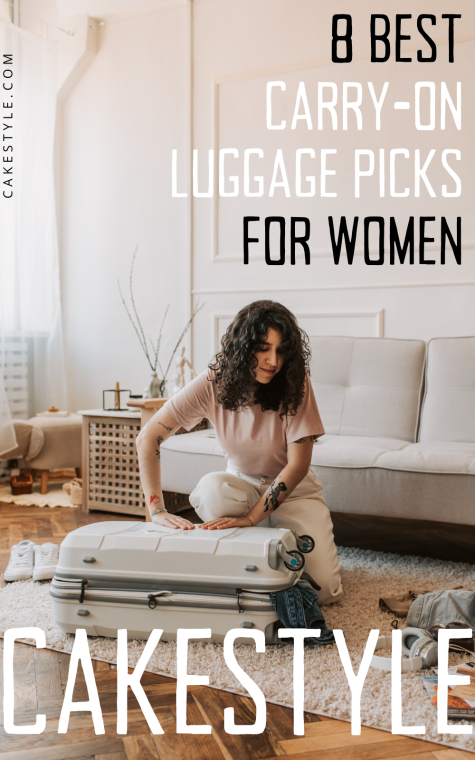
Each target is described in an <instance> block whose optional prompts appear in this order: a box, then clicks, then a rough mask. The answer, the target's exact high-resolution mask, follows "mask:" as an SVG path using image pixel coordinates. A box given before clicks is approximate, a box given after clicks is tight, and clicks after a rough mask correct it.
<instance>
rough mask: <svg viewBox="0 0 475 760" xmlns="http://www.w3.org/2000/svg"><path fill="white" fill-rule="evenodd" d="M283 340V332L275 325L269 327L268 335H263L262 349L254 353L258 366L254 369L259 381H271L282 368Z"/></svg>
mask: <svg viewBox="0 0 475 760" xmlns="http://www.w3.org/2000/svg"><path fill="white" fill-rule="evenodd" d="M281 342H282V336H281V334H280V333H279V332H277V330H274V328H273V327H269V330H268V332H267V335H264V337H263V340H262V344H261V350H260V351H256V353H255V354H254V356H255V357H256V359H257V367H256V368H255V370H254V371H255V373H256V380H257V382H258V383H264V384H266V383H270V381H271V380H272V378H273V377H274V375H276V374H277V372H279V370H280V369H281V368H282V365H283V363H284V356H283V354H282V353H281V350H280V344H281Z"/></svg>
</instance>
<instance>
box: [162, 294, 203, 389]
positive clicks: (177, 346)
mask: <svg viewBox="0 0 475 760" xmlns="http://www.w3.org/2000/svg"><path fill="white" fill-rule="evenodd" d="M203 306H204V303H203V304H201V306H198V304H196V306H195V309H194V311H193V313H192V315H191V317H190V319H189V320H188V322H187V323H186V325H185V328H184V330H183V332H182V334H181V335H180V337H179V338H178V342H177V344H176V346H175V348H174V349H173V353H172V355H171V357H170V361H169V362H168V367H167V369H166V372H165V374H164V375H163V380H162V384H163V386H165V381H166V379H167V375H168V371H169V369H170V367H171V363H172V361H173V357H174V356H175V354H176V352H177V351H178V348H179V346H180V343H181V342H182V340H183V338H184V337H185V335H186V333H187V332H188V329H189V327H190V325H191V323H192V322H193V319H194V318H195V317H196V315H197V314H198V312H199V311H201V309H202V308H203ZM160 390H162V388H161V387H160Z"/></svg>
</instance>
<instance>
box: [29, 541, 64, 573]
mask: <svg viewBox="0 0 475 760" xmlns="http://www.w3.org/2000/svg"><path fill="white" fill-rule="evenodd" d="M58 559H59V546H57V545H56V544H51V543H47V544H41V546H35V566H34V568H33V580H34V581H46V580H50V579H51V578H52V577H53V576H54V571H55V570H56V565H57V564H58Z"/></svg>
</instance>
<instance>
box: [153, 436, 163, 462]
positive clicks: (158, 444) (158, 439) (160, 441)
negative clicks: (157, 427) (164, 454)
mask: <svg viewBox="0 0 475 760" xmlns="http://www.w3.org/2000/svg"><path fill="white" fill-rule="evenodd" d="M164 440H165V438H162V436H161V435H159V436H158V438H157V448H156V449H155V455H156V457H157V459H160V444H161V443H163V441H164Z"/></svg>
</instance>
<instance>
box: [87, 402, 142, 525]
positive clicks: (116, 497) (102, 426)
mask: <svg viewBox="0 0 475 760" xmlns="http://www.w3.org/2000/svg"><path fill="white" fill-rule="evenodd" d="M79 414H81V415H82V418H83V429H82V474H83V494H84V504H85V507H86V510H87V512H89V511H90V510H91V509H98V510H101V511H103V512H121V513H123V514H128V515H139V516H140V517H145V516H146V512H147V510H146V509H145V498H144V495H143V491H142V485H141V482H140V473H139V460H138V456H137V449H136V447H135V439H136V438H137V436H138V434H139V432H140V428H141V420H140V410H137V411H133V410H132V409H131V410H130V411H127V412H106V411H103V410H102V409H89V410H85V411H81V412H79Z"/></svg>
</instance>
